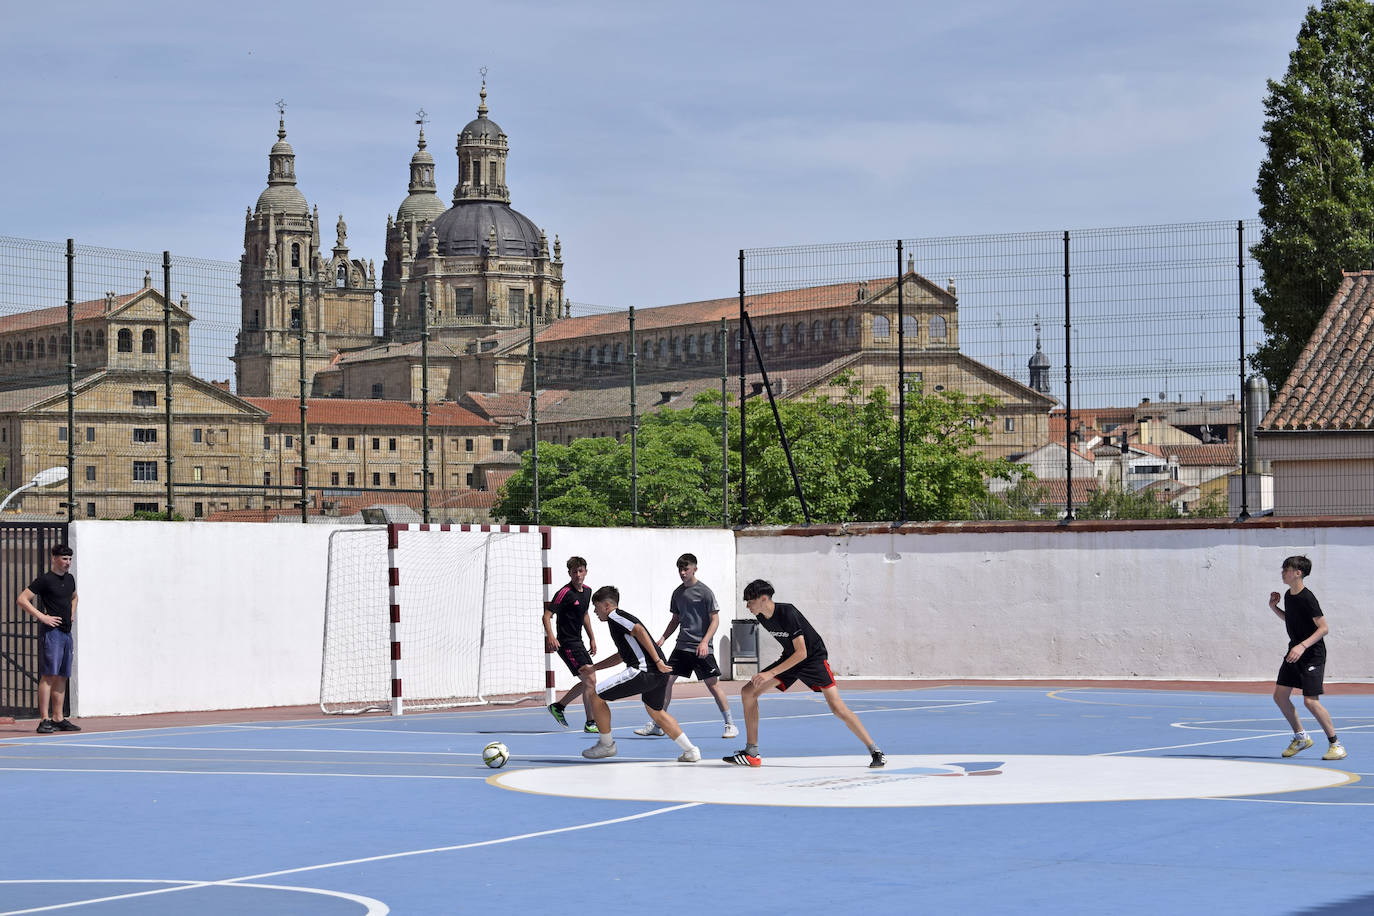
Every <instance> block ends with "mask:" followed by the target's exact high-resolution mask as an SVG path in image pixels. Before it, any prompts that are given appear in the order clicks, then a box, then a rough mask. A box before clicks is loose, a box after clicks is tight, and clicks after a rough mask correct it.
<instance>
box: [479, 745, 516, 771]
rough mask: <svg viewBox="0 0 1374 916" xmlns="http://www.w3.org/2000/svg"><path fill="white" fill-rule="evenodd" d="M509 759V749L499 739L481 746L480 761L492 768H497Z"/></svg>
mask: <svg viewBox="0 0 1374 916" xmlns="http://www.w3.org/2000/svg"><path fill="white" fill-rule="evenodd" d="M509 759H510V751H509V750H507V748H506V746H505V745H504V744H502V743H501V742H500V741H493V742H492V743H491V744H488V745H487V746H486V747H484V748H482V762H483V763H485V764H486V765H487V766H489V767H491V768H492V769H493V770H499V769H501V767H503V766H505V765H506V761H507V760H509Z"/></svg>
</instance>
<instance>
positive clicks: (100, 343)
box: [95, 328, 105, 350]
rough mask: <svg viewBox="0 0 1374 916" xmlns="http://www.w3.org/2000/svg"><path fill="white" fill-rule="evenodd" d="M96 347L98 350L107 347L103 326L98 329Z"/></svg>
mask: <svg viewBox="0 0 1374 916" xmlns="http://www.w3.org/2000/svg"><path fill="white" fill-rule="evenodd" d="M95 348H96V349H97V350H103V349H105V329H104V328H101V329H100V330H98V331H96V332H95Z"/></svg>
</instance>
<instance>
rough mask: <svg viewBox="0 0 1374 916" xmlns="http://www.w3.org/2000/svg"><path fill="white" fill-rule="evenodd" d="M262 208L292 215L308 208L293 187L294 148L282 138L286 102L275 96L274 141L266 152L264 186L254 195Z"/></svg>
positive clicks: (284, 129) (284, 128)
mask: <svg viewBox="0 0 1374 916" xmlns="http://www.w3.org/2000/svg"><path fill="white" fill-rule="evenodd" d="M264 209H268V210H276V211H279V212H282V213H291V214H295V215H303V214H307V213H308V212H309V209H310V208H309V206H308V205H307V204H306V202H305V195H304V194H302V193H301V192H300V189H299V188H297V187H296V151H295V150H294V149H292V148H291V144H290V143H287V142H286V103H285V102H284V101H282V100H281V99H278V100H277V142H276V143H274V144H272V151H271V152H270V153H268V154H267V190H265V191H263V192H262V195H261V196H259V197H258V211H259V212H261V211H263V210H264Z"/></svg>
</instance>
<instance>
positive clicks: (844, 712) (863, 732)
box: [821, 684, 873, 747]
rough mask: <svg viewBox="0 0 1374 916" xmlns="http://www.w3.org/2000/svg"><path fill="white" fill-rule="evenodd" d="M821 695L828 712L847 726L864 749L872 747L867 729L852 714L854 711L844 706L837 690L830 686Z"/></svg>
mask: <svg viewBox="0 0 1374 916" xmlns="http://www.w3.org/2000/svg"><path fill="white" fill-rule="evenodd" d="M821 693H822V694H823V695H824V696H825V702H826V703H828V704H829V705H830V711H831V712H833V713H834V714H835V716H836V717H837V718H838V719H839V720H840V721H841V722H843V723H844V724H845V725H847V726H849V730H850V731H852V732H853V733H854V735H855V737H857V738H858V739H859V740H860V741H862V742H863V743H864V747H872V746H873V738H872V737H871V736H870V735H869V734H868V729H866V728H864V724H863V723H862V722H860V721H859V717H858V716H856V715H855V714H854V711H853V710H852V709H850V708H849V707H848V706H846V705H845V704H844V700H842V699H841V698H840V690H839V688H838V687H836V686H834V685H833V684H832V685H831V686H829V687H826V688H825V689H824V690H822V691H821Z"/></svg>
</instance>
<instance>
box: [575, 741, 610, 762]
mask: <svg viewBox="0 0 1374 916" xmlns="http://www.w3.org/2000/svg"><path fill="white" fill-rule="evenodd" d="M615 754H616V750H615V742H614V741H612V742H611V743H610V744H602V743H601V742H599V741H598V742H597V743H596V744H593V745H592V746H591V747H589V748H587V749H586V750H585V751H583V752H582V756H583V757H586V758H587V759H588V760H600V759H601V758H603V757H614V756H615Z"/></svg>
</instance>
